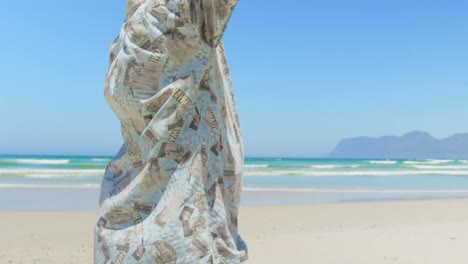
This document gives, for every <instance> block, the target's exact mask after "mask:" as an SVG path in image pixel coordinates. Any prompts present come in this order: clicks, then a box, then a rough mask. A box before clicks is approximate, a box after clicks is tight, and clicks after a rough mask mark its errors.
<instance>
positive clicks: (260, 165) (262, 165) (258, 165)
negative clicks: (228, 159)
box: [244, 164, 268, 168]
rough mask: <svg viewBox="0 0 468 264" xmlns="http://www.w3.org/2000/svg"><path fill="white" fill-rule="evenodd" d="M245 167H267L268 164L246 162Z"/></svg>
mask: <svg viewBox="0 0 468 264" xmlns="http://www.w3.org/2000/svg"><path fill="white" fill-rule="evenodd" d="M244 167H245V168H266V167H268V164H244Z"/></svg>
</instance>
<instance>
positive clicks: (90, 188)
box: [0, 155, 468, 210]
mask: <svg viewBox="0 0 468 264" xmlns="http://www.w3.org/2000/svg"><path fill="white" fill-rule="evenodd" d="M112 158H113V157H112V156H40V155H35V156H32V155H30V156H13V155H3V156H0V189H1V190H0V210H81V209H83V210H90V209H95V208H96V207H97V199H98V192H99V186H100V183H101V180H102V176H103V174H104V170H105V167H106V165H107V164H108V162H109V161H110V160H111V159H112ZM244 163H245V164H244V171H243V175H244V176H243V193H242V196H241V203H242V204H243V205H277V204H313V203H345V202H368V201H382V200H424V199H454V198H468V160H451V159H450V160H449V159H425V160H402V159H385V160H379V159H327V158H261V157H246V158H245V162H244Z"/></svg>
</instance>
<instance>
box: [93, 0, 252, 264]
mask: <svg viewBox="0 0 468 264" xmlns="http://www.w3.org/2000/svg"><path fill="white" fill-rule="evenodd" d="M237 1H238V0H129V1H128V2H127V6H126V7H127V16H126V19H125V21H124V24H123V26H122V28H121V31H120V34H119V36H118V37H117V38H116V40H115V41H114V42H113V43H112V45H111V48H110V65H109V69H108V72H107V76H106V83H105V88H104V96H105V98H106V100H107V102H108V104H109V106H110V107H111V109H112V110H113V111H114V113H115V114H116V115H117V117H118V119H119V120H120V123H121V133H122V137H123V141H124V142H123V144H122V146H121V148H120V150H119V152H118V153H117V154H116V155H115V156H114V157H113V159H112V160H111V161H110V162H109V163H108V164H107V167H106V170H105V175H104V178H103V180H102V183H101V193H100V198H99V211H98V215H97V218H96V225H95V229H94V243H95V247H94V248H95V250H94V263H114V264H120V263H126V264H130V263H157V264H163V263H164V264H165V263H174V264H175V263H177V264H179V263H190V264H196V263H213V264H218V263H229V264H231V263H241V262H244V261H246V260H247V258H248V256H247V246H246V243H244V241H243V240H242V238H241V236H240V235H239V231H238V210H239V202H240V192H241V188H242V173H243V166H244V149H243V143H242V138H241V130H240V127H239V116H238V112H237V109H236V101H235V96H234V91H233V87H232V82H231V79H230V74H229V69H228V65H227V60H226V56H225V53H224V47H223V42H222V36H223V33H224V32H225V29H226V26H227V24H228V21H229V18H230V16H231V14H232V12H233V10H234V7H235V6H236V4H237Z"/></svg>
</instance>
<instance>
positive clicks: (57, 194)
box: [0, 186, 468, 212]
mask: <svg viewBox="0 0 468 264" xmlns="http://www.w3.org/2000/svg"><path fill="white" fill-rule="evenodd" d="M0 189H1V192H0V211H17V212H19V211H64V210H65V211H87V210H88V211H89V210H98V200H99V191H100V189H99V188H85V187H82V188H68V186H61V187H57V186H54V187H52V188H49V187H34V188H33V187H31V188H29V187H27V188H23V187H8V188H0ZM464 199H467V200H468V191H464V190H447V191H441V190H435V191H427V190H416V191H411V190H400V191H388V190H371V191H368V190H358V189H352V190H321V189H319V190H310V189H307V190H301V189H281V190H277V189H259V188H248V187H244V188H243V191H242V193H241V206H301V205H317V204H347V203H372V202H392V201H402V202H403V201H432V200H464Z"/></svg>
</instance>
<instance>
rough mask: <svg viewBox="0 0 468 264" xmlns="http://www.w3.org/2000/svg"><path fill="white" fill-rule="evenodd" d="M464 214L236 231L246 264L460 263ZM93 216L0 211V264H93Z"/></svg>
mask: <svg viewBox="0 0 468 264" xmlns="http://www.w3.org/2000/svg"><path fill="white" fill-rule="evenodd" d="M466 208H468V200H433V201H410V202H408V201H406V202H404V201H402V202H368V203H345V204H321V205H304V206H244V207H242V208H241V211H240V222H239V225H240V230H241V235H242V236H243V238H244V239H245V241H246V242H247V243H248V246H249V257H250V259H249V261H248V263H255V264H257V263H258V264H263V263H265V264H266V263H320V264H335V263H336V264H338V263H340V264H343V263H347V264H380V263H382V264H385V263H406V264H410V263H411V264H419V263H421V264H441V263H450V264H458V263H460V264H462V263H464V264H466V263H467V262H468V251H467V250H466V247H467V245H468V210H466ZM94 217H95V212H94V211H62V212H53V211H50V212H40V211H37V212H32V211H30V212H27V211H26V212H7V211H4V212H0V232H1V234H2V239H1V240H0V263H28V264H29V263H35V264H41V263H48V264H58V263H62V264H63V263H80V264H82V263H92V261H93V253H92V252H93V251H92V246H93V240H92V239H93V234H92V226H93V224H94V220H95V219H94ZM70 226H72V227H73V228H69V227H70Z"/></svg>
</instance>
